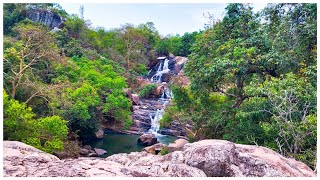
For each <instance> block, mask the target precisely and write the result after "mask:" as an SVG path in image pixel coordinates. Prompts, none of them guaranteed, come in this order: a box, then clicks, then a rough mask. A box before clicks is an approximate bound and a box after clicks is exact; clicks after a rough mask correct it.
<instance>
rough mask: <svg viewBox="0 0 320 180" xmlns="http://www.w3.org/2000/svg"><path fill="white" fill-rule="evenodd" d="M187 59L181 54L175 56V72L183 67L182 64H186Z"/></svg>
mask: <svg viewBox="0 0 320 180" xmlns="http://www.w3.org/2000/svg"><path fill="white" fill-rule="evenodd" d="M187 61H188V59H187V58H186V57H182V56H176V57H175V62H176V63H175V70H176V73H179V72H180V71H181V70H182V68H183V67H184V65H185V64H186V62H187Z"/></svg>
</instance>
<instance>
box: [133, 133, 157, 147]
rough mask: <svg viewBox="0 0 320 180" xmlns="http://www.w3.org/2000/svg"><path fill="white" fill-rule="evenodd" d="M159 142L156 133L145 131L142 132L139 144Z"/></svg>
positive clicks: (145, 144)
mask: <svg viewBox="0 0 320 180" xmlns="http://www.w3.org/2000/svg"><path fill="white" fill-rule="evenodd" d="M157 142H158V140H157V138H156V137H155V135H154V134H151V133H145V134H142V135H141V136H140V137H139V139H138V144H140V145H142V146H151V145H154V144H156V143H157Z"/></svg>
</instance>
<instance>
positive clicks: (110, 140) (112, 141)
mask: <svg viewBox="0 0 320 180" xmlns="http://www.w3.org/2000/svg"><path fill="white" fill-rule="evenodd" d="M169 71H170V69H169V60H168V59H165V60H164V61H162V62H161V63H160V65H159V67H158V70H157V72H156V74H155V75H154V76H152V77H151V81H152V82H155V83H162V81H161V77H162V75H163V74H164V73H168V72H169ZM171 99H172V92H171V91H170V89H169V88H168V87H166V86H163V92H162V95H161V97H160V98H159V99H158V102H161V104H162V108H161V109H157V110H156V111H155V112H151V113H150V114H149V117H150V120H151V127H150V129H149V130H148V132H149V133H152V134H154V135H155V136H156V137H157V139H158V141H159V142H160V143H163V144H167V145H168V144H169V143H171V142H174V141H175V140H176V139H177V138H176V137H173V136H168V135H162V134H160V133H159V129H160V120H161V119H162V118H163V115H164V113H165V107H166V106H167V104H169V103H170V101H171ZM138 138H139V135H132V134H130V135H129V134H121V133H117V132H105V136H104V138H103V139H102V140H96V141H93V142H91V144H90V145H91V146H92V147H95V148H102V149H105V150H107V151H108V153H107V154H105V155H103V156H101V157H106V156H110V155H112V154H117V153H130V152H134V151H141V150H142V149H143V148H144V147H143V146H140V145H138V144H137V140H138Z"/></svg>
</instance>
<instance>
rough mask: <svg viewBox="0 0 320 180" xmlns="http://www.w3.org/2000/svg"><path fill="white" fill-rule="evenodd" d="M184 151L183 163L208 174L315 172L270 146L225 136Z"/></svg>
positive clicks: (250, 174) (273, 174)
mask: <svg viewBox="0 0 320 180" xmlns="http://www.w3.org/2000/svg"><path fill="white" fill-rule="evenodd" d="M177 152H179V151H177ZM181 155H182V156H183V158H182V159H183V160H184V163H186V164H187V165H189V166H192V167H196V168H198V169H201V170H203V171H204V172H205V173H206V175H207V176H224V177H230V176H258V177H262V176H268V177H274V176H300V177H301V176H315V174H314V172H313V171H312V170H311V169H310V168H309V167H308V166H306V165H305V164H303V163H302V162H299V161H296V160H294V159H287V158H285V157H283V156H281V155H280V154H278V153H276V152H274V151H272V150H270V149H268V148H265V147H259V146H252V145H241V144H235V143H232V142H229V141H224V140H211V139H210V140H202V141H198V142H195V143H192V144H186V145H185V146H184V147H183V150H182V152H181Z"/></svg>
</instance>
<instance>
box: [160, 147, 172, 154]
mask: <svg viewBox="0 0 320 180" xmlns="http://www.w3.org/2000/svg"><path fill="white" fill-rule="evenodd" d="M169 153H170V151H169V149H168V147H163V148H162V149H161V151H160V152H159V154H160V155H161V156H163V155H166V154H169Z"/></svg>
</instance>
